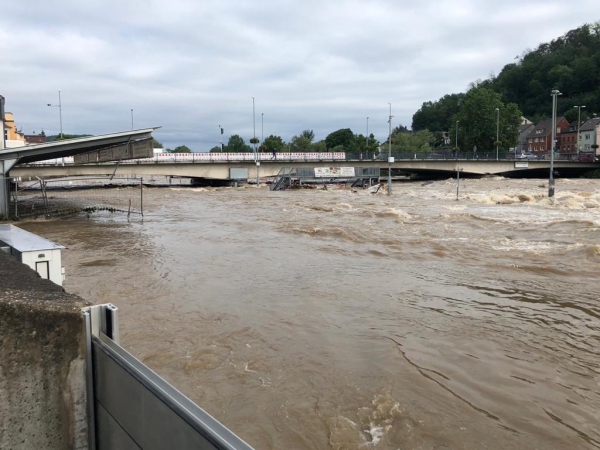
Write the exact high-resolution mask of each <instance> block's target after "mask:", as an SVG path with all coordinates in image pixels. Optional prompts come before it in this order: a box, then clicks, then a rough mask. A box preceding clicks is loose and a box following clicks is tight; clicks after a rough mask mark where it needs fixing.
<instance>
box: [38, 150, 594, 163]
mask: <svg viewBox="0 0 600 450" xmlns="http://www.w3.org/2000/svg"><path fill="white" fill-rule="evenodd" d="M388 156H389V155H388V153H387V152H385V151H383V152H304V153H303V152H277V153H265V152H260V153H258V154H255V153H251V152H250V153H229V152H222V153H157V154H155V155H154V156H152V157H150V158H142V159H132V160H124V161H120V164H122V165H127V164H144V163H146V164H147V163H157V164H158V163H218V162H251V161H257V160H258V161H260V162H266V163H268V162H278V161H279V162H296V161H298V162H318V161H323V162H324V163H330V162H336V161H387V159H388ZM391 156H392V157H394V158H395V159H396V160H403V161H406V160H453V159H456V160H463V161H465V160H466V161H470V160H471V161H473V160H486V161H493V160H496V158H497V159H498V160H504V161H507V160H508V161H517V160H535V159H548V158H549V155H547V154H544V155H532V154H519V153H517V155H515V154H514V152H499V153H498V155H496V152H495V151H488V152H482V151H477V152H452V151H447V152H435V151H432V152H392V154H391ZM554 159H555V160H557V161H578V162H594V161H595V160H596V157H595V155H593V154H592V153H589V154H579V155H578V154H575V153H573V154H569V153H556V154H555V156H554ZM30 164H33V165H39V166H59V165H73V157H72V156H69V157H65V158H57V159H50V160H46V161H37V162H34V163H30ZM100 164H114V162H110V163H100Z"/></svg>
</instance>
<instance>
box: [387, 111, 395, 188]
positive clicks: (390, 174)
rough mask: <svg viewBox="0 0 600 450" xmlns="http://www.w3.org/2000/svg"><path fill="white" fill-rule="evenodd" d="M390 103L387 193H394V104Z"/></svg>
mask: <svg viewBox="0 0 600 450" xmlns="http://www.w3.org/2000/svg"><path fill="white" fill-rule="evenodd" d="M388 105H390V118H389V120H388V123H389V125H390V133H389V137H388V189H387V193H388V195H392V117H394V116H392V104H391V103H388Z"/></svg>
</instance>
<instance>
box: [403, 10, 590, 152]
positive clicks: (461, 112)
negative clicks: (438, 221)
mask: <svg viewBox="0 0 600 450" xmlns="http://www.w3.org/2000/svg"><path fill="white" fill-rule="evenodd" d="M515 60H516V61H515V62H513V63H510V64H507V65H505V66H504V68H503V69H502V71H501V72H500V73H499V74H498V76H496V75H494V74H490V76H489V77H488V78H487V79H485V80H476V81H474V82H472V83H471V84H470V85H469V89H468V90H467V92H466V93H454V94H448V95H444V96H443V97H442V98H440V99H439V100H437V101H428V102H424V103H423V105H422V106H421V108H420V109H419V110H418V111H417V112H415V114H414V115H413V120H412V129H413V130H415V131H419V130H432V131H450V138H451V139H452V141H455V140H456V138H458V142H459V144H460V145H462V146H463V147H465V149H468V150H471V147H472V146H481V145H482V146H484V148H489V147H490V145H493V144H494V143H495V140H496V126H497V123H496V121H497V115H496V114H497V112H496V108H499V110H500V135H501V136H500V139H499V141H501V142H502V144H501V145H502V146H503V147H505V148H507V147H509V146H510V145H512V144H514V143H516V140H517V138H518V133H515V128H518V125H516V117H517V115H519V116H520V115H523V116H525V117H527V118H528V119H529V120H531V121H532V122H534V123H537V122H538V121H539V120H540V119H542V118H544V117H550V116H551V115H552V101H551V96H550V92H551V91H552V90H553V89H558V90H559V91H561V93H562V94H563V95H562V96H560V97H558V106H557V113H558V115H559V116H560V115H564V116H565V118H566V119H567V120H568V121H569V122H577V120H578V114H579V110H578V108H576V107H575V105H579V106H583V105H585V106H586V108H585V109H581V119H582V121H583V120H586V119H588V118H590V117H592V115H593V113H594V112H597V113H599V112H600V22H596V23H593V24H586V25H583V26H581V27H579V28H577V29H575V30H571V31H569V32H568V33H566V34H565V35H564V36H561V37H559V38H557V39H554V40H552V41H551V42H549V43H544V44H540V45H539V46H538V47H537V48H536V49H535V50H526V51H525V52H523V54H522V55H520V56H517V57H516V58H515ZM457 121H458V128H457ZM457 131H458V134H457ZM461 136H462V139H461ZM454 145H456V143H455V142H454ZM480 148H481V147H480Z"/></svg>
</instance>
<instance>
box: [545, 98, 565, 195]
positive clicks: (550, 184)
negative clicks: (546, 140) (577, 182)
mask: <svg viewBox="0 0 600 450" xmlns="http://www.w3.org/2000/svg"><path fill="white" fill-rule="evenodd" d="M551 95H552V143H551V145H550V179H549V180H548V197H554V149H555V147H556V103H557V99H556V97H557V96H559V95H562V93H560V92H559V91H558V90H556V89H554V90H553V91H552V93H551Z"/></svg>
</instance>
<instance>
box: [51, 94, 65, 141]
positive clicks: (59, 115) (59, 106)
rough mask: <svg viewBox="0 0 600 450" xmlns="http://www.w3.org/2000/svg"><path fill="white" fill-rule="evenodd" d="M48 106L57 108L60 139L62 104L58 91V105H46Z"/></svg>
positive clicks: (61, 132) (61, 133)
mask: <svg viewBox="0 0 600 450" xmlns="http://www.w3.org/2000/svg"><path fill="white" fill-rule="evenodd" d="M48 106H53V107H56V108H58V117H59V118H60V137H62V135H63V131H62V102H61V100H60V89H59V90H58V105H53V104H51V103H48Z"/></svg>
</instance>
